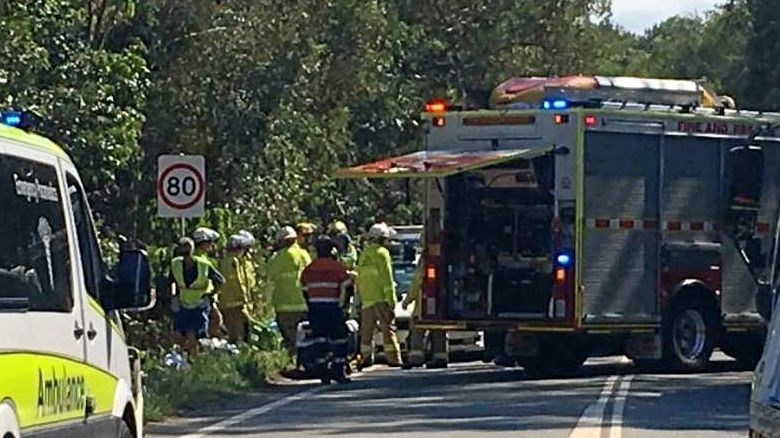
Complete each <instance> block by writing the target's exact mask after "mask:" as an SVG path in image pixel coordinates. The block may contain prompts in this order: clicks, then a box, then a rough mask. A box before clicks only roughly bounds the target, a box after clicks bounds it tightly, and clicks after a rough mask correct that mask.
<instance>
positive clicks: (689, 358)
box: [663, 300, 718, 371]
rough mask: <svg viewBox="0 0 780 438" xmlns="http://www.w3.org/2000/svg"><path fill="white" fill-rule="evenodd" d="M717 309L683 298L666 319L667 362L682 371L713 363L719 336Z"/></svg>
mask: <svg viewBox="0 0 780 438" xmlns="http://www.w3.org/2000/svg"><path fill="white" fill-rule="evenodd" d="M717 321H718V317H717V312H716V311H715V310H714V309H712V308H710V307H708V306H704V305H701V304H698V303H696V301H695V300H680V301H678V302H677V303H675V304H673V305H672V307H671V308H670V309H669V312H668V317H667V318H666V320H665V321H664V324H663V330H664V362H666V364H667V365H668V366H671V367H672V368H674V369H676V370H680V371H701V370H703V369H704V368H706V367H707V365H709V362H710V356H712V350H713V349H714V348H715V338H716V336H717Z"/></svg>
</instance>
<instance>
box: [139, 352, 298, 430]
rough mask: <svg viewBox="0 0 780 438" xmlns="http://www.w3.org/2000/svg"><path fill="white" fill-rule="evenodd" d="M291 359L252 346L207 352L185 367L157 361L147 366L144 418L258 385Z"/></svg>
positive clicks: (156, 417)
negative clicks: (228, 350)
mask: <svg viewBox="0 0 780 438" xmlns="http://www.w3.org/2000/svg"><path fill="white" fill-rule="evenodd" d="M289 363H290V357H289V356H288V355H287V353H286V352H285V351H283V350H273V351H257V350H254V349H250V348H246V349H243V350H241V351H240V352H239V354H231V353H228V352H224V351H210V352H205V353H203V354H201V355H199V356H198V359H197V360H196V361H195V363H193V365H192V366H191V367H190V368H188V369H186V370H176V369H174V368H170V367H165V366H163V365H160V364H159V363H154V364H152V365H149V366H147V367H146V369H145V372H146V377H145V378H144V408H145V409H144V411H145V412H144V416H145V419H146V421H160V420H162V419H164V418H165V417H168V416H171V415H173V414H174V413H175V412H176V411H177V410H182V409H192V408H195V407H198V406H201V405H203V404H204V403H209V402H213V401H216V400H219V399H220V398H223V397H225V396H227V395H231V394H236V393H239V392H243V391H248V390H251V389H254V388H259V387H261V386H263V385H264V384H265V383H266V376H268V375H270V374H273V373H276V372H278V371H280V370H282V369H284V368H285V367H286V366H287V365H288V364H289Z"/></svg>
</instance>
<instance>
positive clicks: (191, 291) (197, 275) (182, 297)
mask: <svg viewBox="0 0 780 438" xmlns="http://www.w3.org/2000/svg"><path fill="white" fill-rule="evenodd" d="M194 250H195V244H194V242H193V241H192V239H190V238H188V237H184V238H182V239H181V240H180V241H179V244H178V246H177V247H176V252H175V255H176V257H174V258H173V260H171V279H170V280H171V283H172V284H174V285H175V287H176V291H175V300H174V305H173V307H174V312H175V315H174V323H173V327H174V332H175V337H176V338H177V342H178V343H179V344H180V345H181V346H182V347H183V348H184V350H185V351H186V352H187V353H188V356H189V358H190V360H192V359H194V358H195V356H196V355H197V352H198V342H197V339H198V338H203V337H206V335H207V330H208V325H209V309H210V301H209V300H208V297H209V296H210V295H211V294H212V293H213V292H214V288H215V286H217V287H218V286H221V285H222V284H223V283H224V282H225V278H224V277H223V276H222V274H220V272H219V271H218V270H216V269H215V268H214V267H213V266H212V265H211V263H210V262H209V261H208V260H207V259H205V258H203V257H201V256H197V255H195V254H194Z"/></svg>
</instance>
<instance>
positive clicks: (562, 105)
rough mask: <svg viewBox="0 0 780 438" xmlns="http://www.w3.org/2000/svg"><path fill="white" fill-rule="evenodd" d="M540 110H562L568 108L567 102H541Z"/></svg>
mask: <svg viewBox="0 0 780 438" xmlns="http://www.w3.org/2000/svg"><path fill="white" fill-rule="evenodd" d="M542 108H544V109H546V110H548V109H554V110H564V109H567V108H569V101H568V100H566V99H552V100H545V101H544V102H542Z"/></svg>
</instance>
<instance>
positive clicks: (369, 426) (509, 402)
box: [147, 355, 750, 438]
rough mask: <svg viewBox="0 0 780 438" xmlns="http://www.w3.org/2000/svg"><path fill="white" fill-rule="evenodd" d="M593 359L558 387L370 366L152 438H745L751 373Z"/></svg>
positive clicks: (512, 373)
mask: <svg viewBox="0 0 780 438" xmlns="http://www.w3.org/2000/svg"><path fill="white" fill-rule="evenodd" d="M636 372H637V371H636V369H635V368H634V367H633V366H632V365H631V364H630V362H628V361H627V360H626V359H625V358H617V357H613V358H599V359H595V360H590V361H589V362H588V363H587V364H586V365H585V366H584V367H583V368H582V370H581V371H580V372H578V373H577V374H576V375H573V376H571V377H569V378H565V379H542V380H533V379H528V378H526V377H525V376H524V375H523V372H522V370H521V369H506V368H498V367H495V366H492V365H485V364H482V363H468V364H457V365H453V366H451V367H450V368H449V369H447V370H415V371H402V370H391V369H382V368H379V369H375V370H372V371H369V372H366V373H364V374H363V375H361V376H358V377H356V378H355V381H354V382H353V383H352V384H350V385H345V386H337V385H331V386H327V387H322V386H319V385H317V384H314V383H311V382H310V383H297V384H281V385H278V386H277V387H276V388H274V389H272V390H268V391H264V392H263V393H262V394H255V395H251V396H247V397H246V398H241V399H236V400H229V401H226V402H225V403H224V404H222V405H221V406H217V407H214V408H210V409H209V413H208V415H198V414H192V415H190V416H189V418H184V419H174V420H171V421H169V422H167V423H165V424H156V425H151V426H149V427H148V428H147V433H148V434H149V436H151V437H153V438H162V437H166V438H171V437H175V438H205V437H215V438H228V437H230V438H249V437H263V438H265V437H274V438H293V437H334V436H348V437H355V438H362V437H375V436H383V437H405V438H423V437H424V438H436V437H442V438H444V437H447V438H459V437H490V438H500V437H514V438H516V437H528V438H531V437H539V438H656V437H686V438H687V437H701V438H705V437H706V438H721V437H723V438H725V437H745V436H746V435H747V424H748V419H747V405H748V396H749V392H750V373H749V372H746V371H741V370H739V369H737V367H736V364H735V363H734V362H732V361H729V360H728V359H727V358H726V357H725V356H722V355H718V357H717V362H716V365H715V369H714V370H713V371H712V372H709V373H705V374H664V375H660V374H636Z"/></svg>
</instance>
